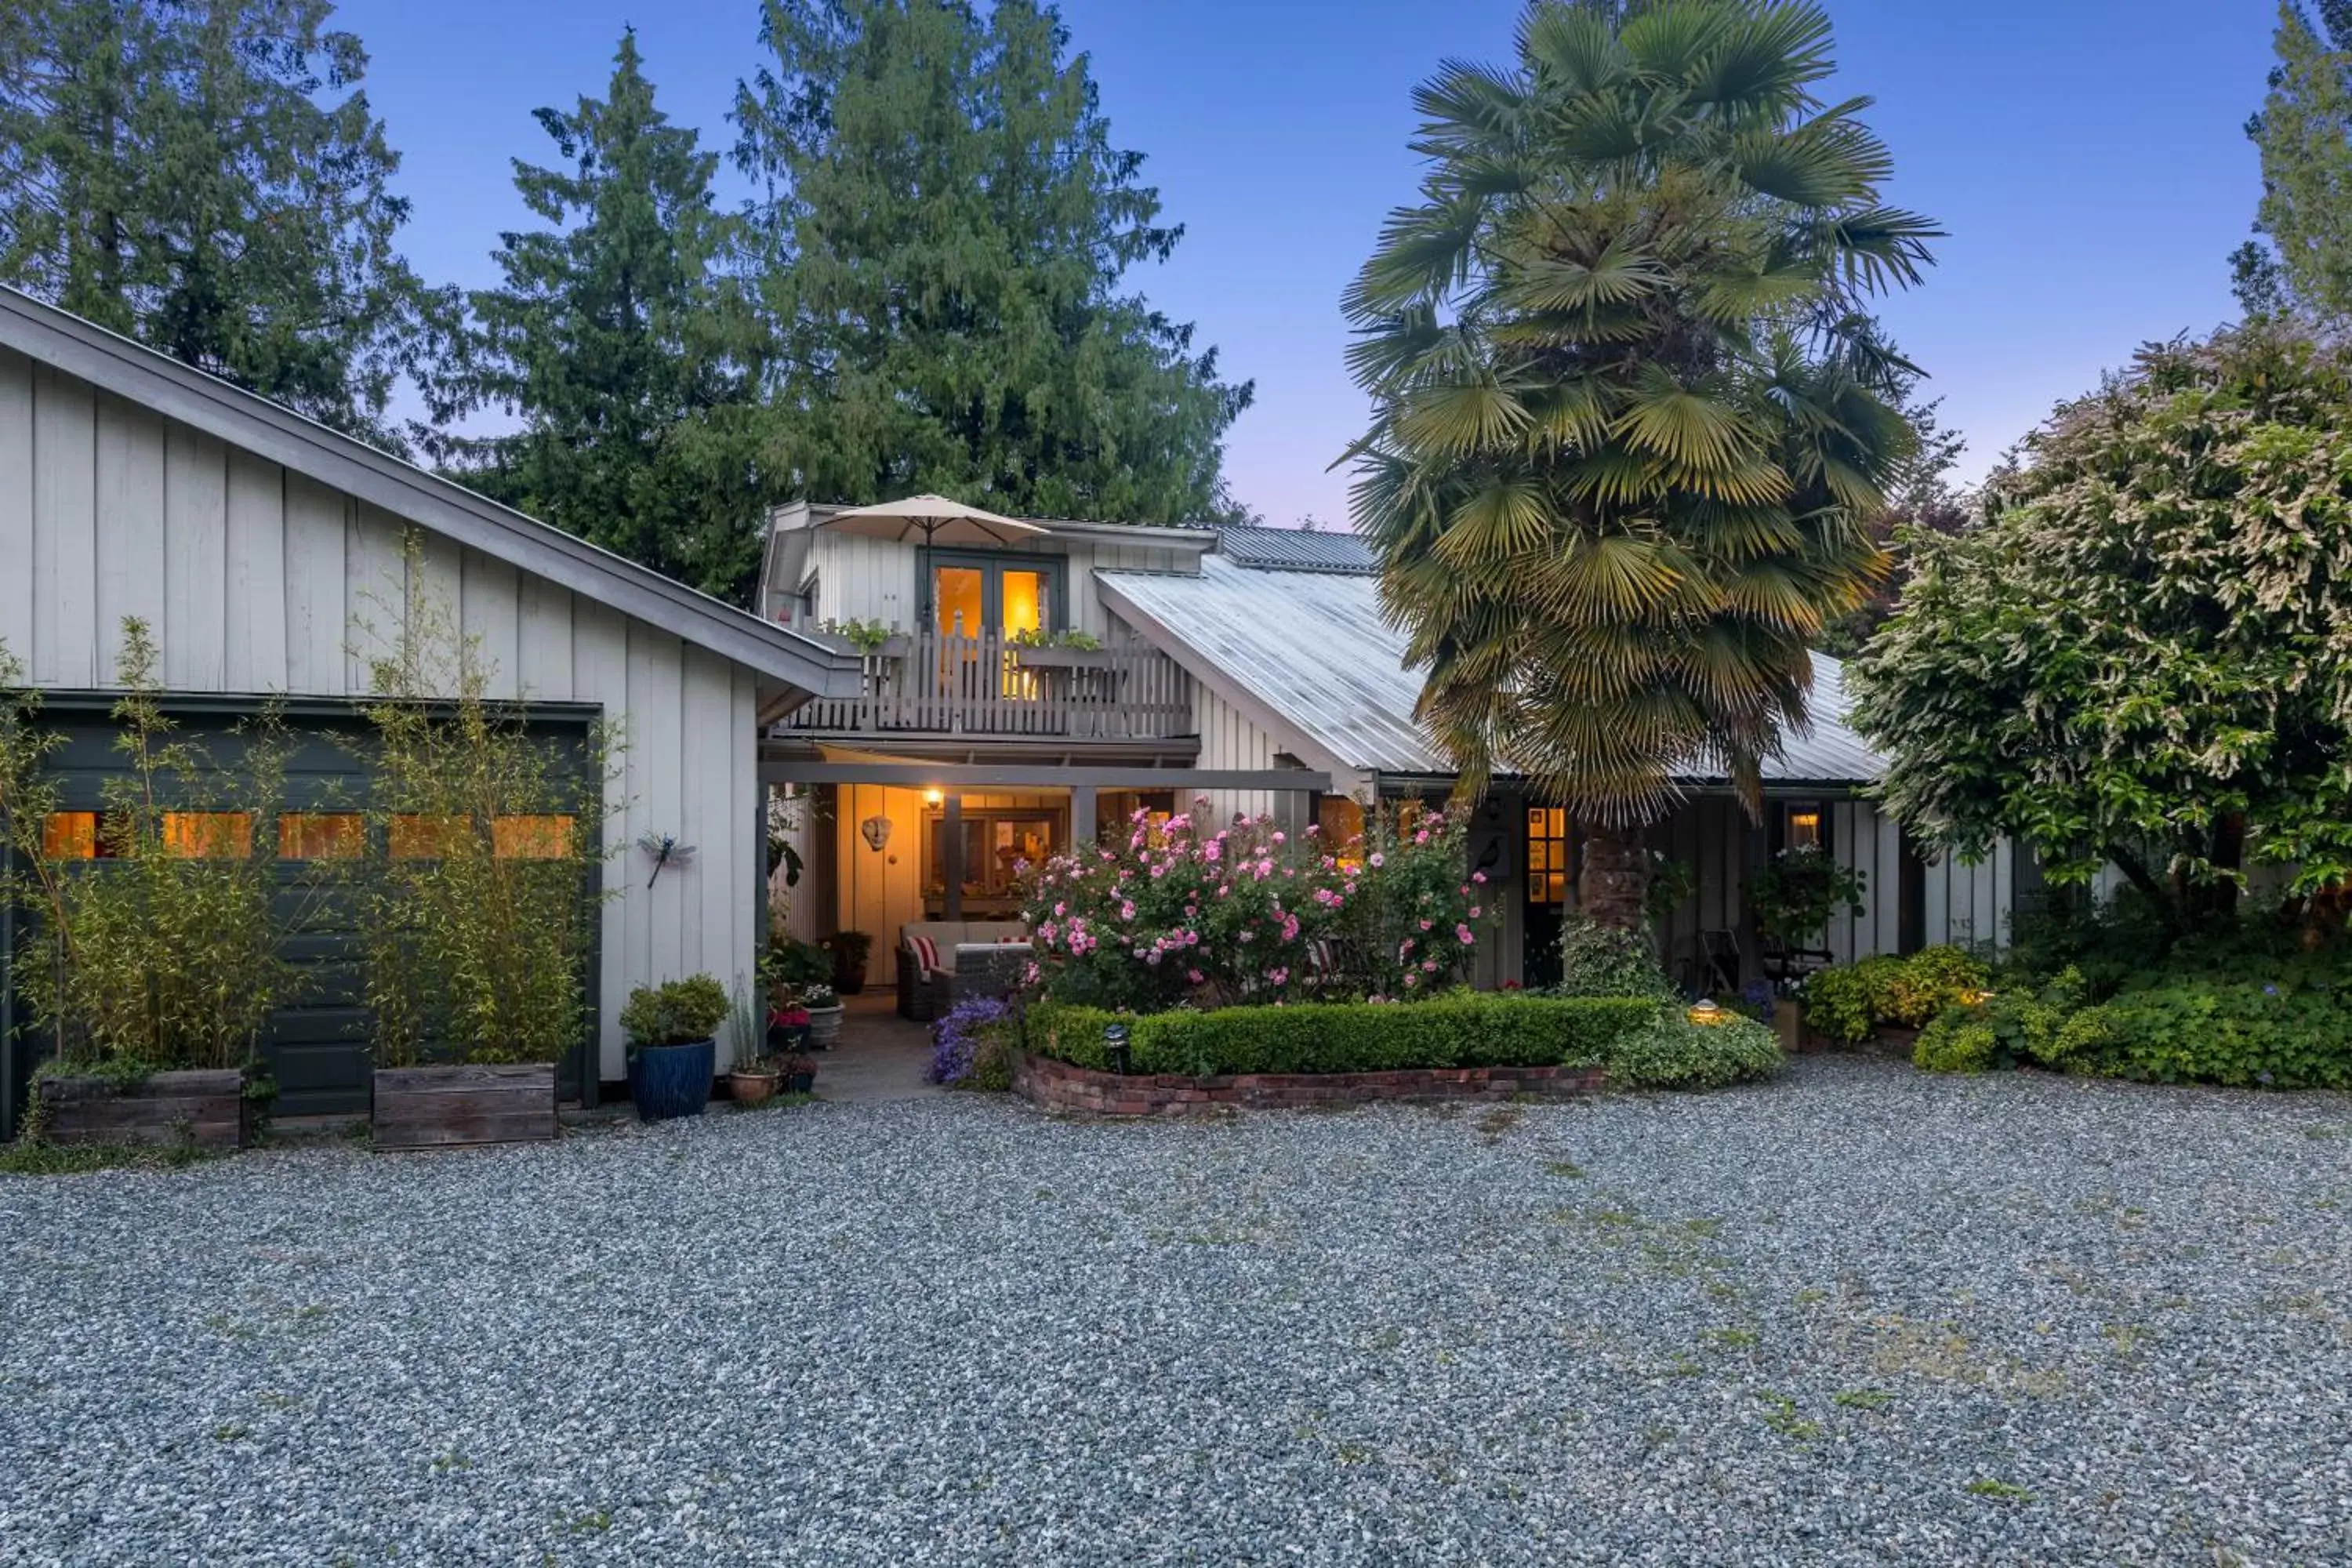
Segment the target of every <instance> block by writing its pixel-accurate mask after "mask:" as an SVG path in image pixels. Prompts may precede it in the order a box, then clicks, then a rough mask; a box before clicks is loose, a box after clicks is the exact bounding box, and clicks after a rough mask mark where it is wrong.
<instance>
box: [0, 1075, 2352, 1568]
mask: <svg viewBox="0 0 2352 1568" xmlns="http://www.w3.org/2000/svg"><path fill="white" fill-rule="evenodd" d="M2347 1205H2352V1100H2346V1099H2343V1098H2340V1097H2294V1098H2289V1097H2277V1098H2256V1097H2252V1096H2246V1095H2233V1094H2221V1093H2202V1092H2174V1091H2160V1090H2148V1089H2136V1088H2132V1087H2128V1086H2122V1085H2116V1084H2090V1083H2076V1082H2069V1081H2063V1080H2058V1079H2048V1078H2027V1077H2017V1076H2011V1077H2004V1078H1997V1079H1980V1080H1974V1081H1970V1080H1955V1079H1934V1078H1928V1077H1925V1076H1920V1075H1916V1074H1914V1073H1913V1072H1912V1071H1911V1070H1910V1069H1909V1068H1907V1067H1903V1066H1900V1065H1892V1064H1885V1063H1874V1062H1867V1061H1857V1060H1837V1059H1813V1060H1809V1061H1806V1062H1802V1063H1801V1064H1799V1065H1798V1066H1797V1067H1796V1068H1794V1070H1792V1071H1791V1072H1790V1075H1789V1076H1788V1077H1787V1078H1786V1079H1783V1080H1782V1081H1781V1082H1780V1083H1777V1084H1774V1085H1771V1086H1769V1087H1766V1088H1762V1089H1748V1090H1741V1091H1735V1092H1731V1093H1727V1094H1721V1095H1714V1096H1706V1097H1693V1098H1655V1099H1635V1098H1625V1099H1613V1100H1604V1101H1600V1102H1595V1103H1592V1104H1588V1105H1579V1106H1567V1107H1529V1108H1527V1109H1525V1110H1520V1109H1518V1108H1516V1107H1514V1108H1508V1109H1506V1110H1500V1111H1495V1112H1485V1111H1480V1110H1465V1111H1463V1112H1461V1113H1460V1114H1458V1115H1453V1116H1448V1115H1445V1114H1443V1113H1441V1112H1438V1111H1433V1110H1403V1109H1396V1110H1359V1111H1353V1112H1345V1113H1338V1114H1331V1115H1311V1114H1289V1115H1269V1116H1262V1117H1257V1118H1254V1119H1248V1120H1243V1121H1237V1122H1232V1123H1225V1124H1217V1125H1195V1126H1148V1127H1138V1126H1118V1127H1112V1126H1082V1125H1068V1124H1062V1123H1056V1122H1053V1121H1046V1120H1045V1119H1044V1118H1042V1117H1040V1116H1038V1115H1036V1114H1034V1113H1033V1112H1031V1111H1029V1110H1026V1109H1025V1108H1024V1107H1021V1106H1019V1105H1017V1104H1013V1103H1010V1102H1006V1101H1003V1100H996V1101H990V1100H974V1099H966V1098H961V1097H958V1098H954V1099H948V1100H923V1101H915V1102H909V1103H905V1104H892V1105H868V1106H822V1105H819V1106H812V1107H806V1108H802V1109H798V1110H779V1111H769V1112H762V1113H759V1114H735V1113H730V1114H726V1115H713V1116H711V1117H710V1118H709V1119H707V1120H706V1121H702V1122H700V1123H698V1124H697V1123H688V1124H673V1125H671V1126H668V1127H664V1128H657V1129H652V1130H646V1131H640V1130H637V1129H635V1128H627V1129H622V1130H619V1131H607V1132H602V1133H593V1134H589V1135H585V1136H577V1137H574V1138H572V1139H569V1140H567V1141H566V1142H563V1143H562V1144H560V1145H557V1146H553V1147H542V1148H537V1149H520V1150H505V1151H488V1152H473V1153H460V1154H454V1155H439V1156H429V1157H407V1158H393V1157H373V1156H370V1155H367V1154H364V1153H362V1152H356V1151H352V1150H348V1149H344V1148H333V1149H310V1150H292V1151H286V1152H268V1153H263V1154H260V1155H256V1156H249V1157H246V1158H242V1159H238V1160H235V1161H231V1162H226V1163H215V1164H210V1165H205V1166H199V1167H195V1168H193V1169H189V1170H184V1171H179V1172H157V1173H109V1174H100V1175H95V1176H84V1177H76V1178H63V1179H43V1180H30V1179H8V1178H0V1563H12V1564H13V1563H208V1564H215V1563H248V1562H251V1563H304V1564H316V1563H339V1562H350V1563H384V1562H387V1561H397V1562H399V1563H432V1564H443V1563H538V1562H550V1563H732V1562H744V1563H769V1562H790V1563H877V1564H879V1563H888V1564H898V1563H1015V1562H1017V1563H1024V1564H1027V1563H1191V1562H1199V1563H1277V1562H1278V1563H1375V1562H1376V1563H1474V1562H1475V1563H1584V1562H1656V1563H1790V1562H1823V1563H1831V1562H1836V1563H1844V1562H1854V1563H1895V1562H1899V1563H1942V1562H1951V1563H2050V1562H2063V1561H2090V1560H2096V1561H2100V1562H2126V1563H2208V1564H2210V1563H2216V1562H2220V1563H2235V1562H2255V1563H2271V1562H2288V1561H2296V1562H2317V1561H2334V1562H2343V1561H2347V1560H2352V1208H2348V1207H2347Z"/></svg>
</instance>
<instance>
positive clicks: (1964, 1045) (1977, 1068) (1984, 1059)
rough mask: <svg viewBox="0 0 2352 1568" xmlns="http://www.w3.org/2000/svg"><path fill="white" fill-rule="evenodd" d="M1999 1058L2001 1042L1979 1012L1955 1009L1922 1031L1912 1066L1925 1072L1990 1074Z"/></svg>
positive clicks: (1912, 1054) (1913, 1053)
mask: <svg viewBox="0 0 2352 1568" xmlns="http://www.w3.org/2000/svg"><path fill="white" fill-rule="evenodd" d="M2000 1055H2001V1052H2000V1037H1998V1036H1996V1035H1995V1034H1994V1033H1993V1031H1992V1025H1991V1024H1990V1022H1989V1021H1988V1020H1987V1019H1986V1018H1984V1017H1983V1016H1981V1014H1980V1013H1979V1010H1977V1009H1974V1008H1955V1009H1953V1010H1952V1011H1951V1012H1948V1013H1946V1014H1944V1015H1943V1016H1941V1017H1939V1018H1937V1019H1936V1020H1935V1022H1933V1023H1931V1024H1929V1025H1928V1026H1927V1027H1926V1028H1924V1029H1922V1030H1920V1031H1919V1043H1918V1044H1916V1045H1915V1046H1913V1047H1911V1065H1912V1066H1914V1067H1916V1068H1918V1069H1919V1070H1920V1071H1922V1072H1990V1071H1991V1070H1992V1069H1993V1068H1996V1067H1998V1066H2000Z"/></svg>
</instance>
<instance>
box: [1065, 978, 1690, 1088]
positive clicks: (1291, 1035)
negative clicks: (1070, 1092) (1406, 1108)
mask: <svg viewBox="0 0 2352 1568" xmlns="http://www.w3.org/2000/svg"><path fill="white" fill-rule="evenodd" d="M1657 1016H1658V1004H1657V1002H1655V1001H1654V1000H1653V999H1651V998H1648V997H1638V996H1636V997H1628V996H1577V997H1554V996H1528V995H1524V994H1492V993H1480V992H1463V993H1460V994H1455V995H1451V996H1443V997H1438V998H1435V999H1433V1000H1431V1001H1427V1002H1414V1003H1410V1004H1398V1003H1380V1002H1309V1003H1302V1004H1298V1005H1292V1006H1286V1007H1220V1008H1217V1009H1215V1010H1214V1011H1212V1012H1205V1013H1195V1012H1172V1013H1150V1014H1143V1015H1138V1016H1127V1015H1121V1014H1113V1013H1108V1012H1105V1011H1103V1010H1101V1009H1099V1008H1094V1007H1077V1006H1071V1005H1066V1004H1063V1003H1055V1002H1041V1003H1038V1004H1037V1005H1034V1006H1033V1007H1032V1008H1031V1009H1030V1010H1029V1014H1028V1016H1027V1018H1026V1019H1025V1020H1024V1026H1023V1036H1024V1042H1025V1043H1026V1045H1027V1046H1028V1048H1029V1049H1031V1050H1033V1051H1037V1052H1040V1053H1042V1054H1043V1055H1045V1056H1050V1057H1055V1058H1059V1059H1061V1060H1063V1061H1066V1062H1069V1063H1071V1064H1073V1065H1075V1066H1077V1067H1084V1068H1096V1069H1097V1070H1100V1069H1102V1068H1106V1067H1108V1065H1109V1064H1108V1058H1107V1057H1106V1056H1105V1053H1104V1047H1103V1030H1104V1028H1105V1027H1106V1026H1108V1025H1110V1024H1113V1023H1123V1024H1125V1025H1126V1026H1127V1027H1128V1048H1129V1067H1130V1068H1131V1070H1133V1071H1135V1072H1139V1073H1179V1074H1183V1075H1185V1076H1187V1077H1194V1078H1207V1077H1223V1076H1226V1075H1229V1074H1235V1073H1335V1072H1385V1071H1391V1070H1396V1069H1402V1068H1471V1067H1604V1066H1606V1065H1608V1063H1609V1061H1610V1060H1611V1058H1612V1055H1613V1053H1614V1050H1615V1047H1617V1045H1618V1044H1619V1042H1620V1041H1622V1040H1623V1039H1625V1038H1627V1037H1630V1036H1632V1035H1633V1034H1634V1033H1635V1032H1637V1031H1639V1030H1641V1029H1643V1027H1645V1026H1648V1025H1649V1024H1650V1023H1651V1022H1653V1021H1654V1019H1655V1018H1656V1017H1657Z"/></svg>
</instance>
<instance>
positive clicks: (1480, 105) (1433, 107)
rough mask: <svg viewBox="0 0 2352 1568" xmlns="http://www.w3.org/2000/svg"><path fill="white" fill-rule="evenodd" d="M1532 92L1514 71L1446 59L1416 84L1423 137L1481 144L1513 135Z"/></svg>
mask: <svg viewBox="0 0 2352 1568" xmlns="http://www.w3.org/2000/svg"><path fill="white" fill-rule="evenodd" d="M1527 102H1528V100H1527V94H1526V93H1525V92H1524V91H1522V90H1521V88H1520V84H1519V80H1518V78H1517V76H1516V75H1515V74H1514V73H1512V72H1509V71H1504V70H1498V69H1496V68H1494V67H1492V66H1487V65H1481V64H1478V63H1476V62H1475V61H1470V60H1446V61H1444V62H1443V63H1441V64H1440V65H1439V67H1438V69H1437V74H1436V75H1435V76H1434V77H1432V78H1431V79H1429V80H1427V81H1425V82H1423V83H1422V84H1421V85H1420V86H1419V87H1417V88H1415V89H1413V92H1412V107H1413V110H1414V111H1415V112H1416V113H1418V114H1419V115H1420V116H1421V117H1422V120H1423V127H1422V132H1421V134H1422V138H1423V141H1424V142H1429V143H1430V144H1431V145H1432V146H1433V147H1434V148H1445V147H1454V146H1461V145H1463V144H1465V143H1468V144H1471V145H1478V144H1481V143H1482V142H1485V141H1486V140H1487V139H1490V138H1495V137H1502V136H1508V135H1510V134H1511V133H1512V132H1515V131H1516V130H1517V127H1518V124H1519V121H1520V118H1521V117H1522V116H1523V115H1524V114H1525V112H1526V110H1527Z"/></svg>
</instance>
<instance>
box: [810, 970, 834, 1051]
mask: <svg viewBox="0 0 2352 1568" xmlns="http://www.w3.org/2000/svg"><path fill="white" fill-rule="evenodd" d="M801 1005H803V1006H804V1007H806V1008H807V1009H808V1026H809V1033H808V1043H809V1049H811V1050H813V1051H829V1050H831V1049H833V1047H835V1046H836V1045H838V1044H839V1043H840V1041H841V1016H842V1006H841V998H840V997H838V996H836V995H835V994H834V992H833V987H832V986H830V985H812V986H810V987H808V988H807V989H806V990H804V991H803V992H802V993H801Z"/></svg>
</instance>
